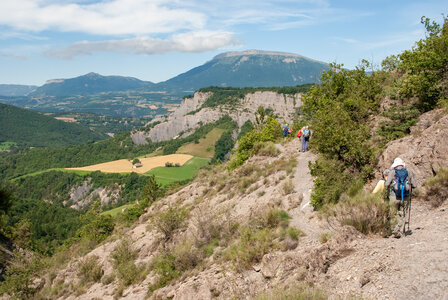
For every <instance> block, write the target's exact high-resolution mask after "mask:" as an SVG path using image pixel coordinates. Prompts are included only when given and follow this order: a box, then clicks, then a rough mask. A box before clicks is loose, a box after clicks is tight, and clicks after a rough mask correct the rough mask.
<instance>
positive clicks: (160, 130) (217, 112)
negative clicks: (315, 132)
mask: <svg viewBox="0 0 448 300" xmlns="http://www.w3.org/2000/svg"><path fill="white" fill-rule="evenodd" d="M210 96H211V93H199V92H197V93H195V94H194V97H193V98H186V99H184V100H183V101H182V104H181V106H180V107H179V108H178V109H177V110H176V111H175V112H173V113H172V114H171V115H170V116H169V117H168V119H166V120H165V119H162V118H158V119H155V120H153V122H157V121H162V123H160V124H157V125H156V126H154V127H153V128H152V129H151V130H150V131H149V132H148V133H145V132H141V131H139V132H136V133H134V134H132V135H131V137H132V140H133V142H134V143H135V144H138V145H145V144H147V143H148V142H147V141H146V138H149V139H150V140H151V141H153V142H160V141H165V140H169V139H172V138H174V137H176V136H178V135H179V134H181V133H184V136H185V135H188V134H190V133H192V132H193V131H194V129H196V128H198V127H200V125H201V124H207V123H212V122H215V121H217V120H219V119H220V118H221V117H222V116H224V115H229V116H230V117H231V118H232V119H233V120H234V121H235V122H236V123H237V124H238V126H239V127H241V126H242V125H243V124H244V123H245V122H246V121H247V120H251V121H254V119H255V112H256V110H257V109H258V107H259V106H263V107H265V108H270V109H272V110H273V111H274V114H276V115H277V116H278V119H279V120H280V121H282V122H288V123H289V122H292V116H293V114H294V112H295V109H296V108H297V107H299V106H301V105H302V101H301V94H295V95H286V94H278V93H275V92H255V93H252V94H247V95H246V96H245V97H244V99H241V100H240V102H239V103H238V104H237V106H238V109H235V107H231V106H225V105H223V106H219V107H216V108H202V109H201V110H199V111H197V112H195V113H192V112H194V111H196V110H198V109H199V108H200V107H201V106H202V104H203V103H204V102H205V101H206V100H207V99H208V97H210ZM189 113H191V114H189ZM200 122H202V123H200Z"/></svg>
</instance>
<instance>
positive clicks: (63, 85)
mask: <svg viewBox="0 0 448 300" xmlns="http://www.w3.org/2000/svg"><path fill="white" fill-rule="evenodd" d="M328 69H329V65H328V64H327V63H324V62H320V61H316V60H313V59H310V58H307V57H304V56H301V55H298V54H293V53H283V52H268V51H259V50H248V51H241V52H227V53H223V54H220V55H217V56H215V57H214V58H213V59H212V60H210V61H208V62H206V63H205V64H203V65H201V66H198V67H196V68H193V69H191V70H189V71H187V72H185V73H183V74H180V75H178V76H176V77H174V78H171V79H169V80H167V81H164V82H160V83H157V84H155V83H153V82H150V81H142V80H139V79H137V78H133V77H123V76H102V75H100V74H97V73H93V72H92V73H88V74H86V75H82V76H79V77H75V78H70V79H53V80H48V81H47V82H46V83H45V84H44V85H42V86H40V87H34V86H19V85H2V86H0V96H30V97H33V98H42V97H68V96H75V95H81V96H85V95H93V94H98V93H103V92H117V91H128V90H141V91H165V92H168V93H169V92H173V91H175V92H176V93H181V94H187V93H191V92H192V91H195V90H197V89H200V88H203V87H207V86H221V87H272V86H296V85H300V84H304V83H314V82H316V81H317V79H318V78H320V75H321V73H322V72H323V71H325V70H328Z"/></svg>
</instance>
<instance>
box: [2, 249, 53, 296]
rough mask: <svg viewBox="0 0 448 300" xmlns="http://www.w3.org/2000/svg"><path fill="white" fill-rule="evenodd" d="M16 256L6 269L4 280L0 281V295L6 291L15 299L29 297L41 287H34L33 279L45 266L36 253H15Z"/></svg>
mask: <svg viewBox="0 0 448 300" xmlns="http://www.w3.org/2000/svg"><path fill="white" fill-rule="evenodd" d="M16 254H17V255H16V257H15V258H14V259H13V261H12V262H11V264H10V265H9V266H8V268H7V270H6V276H5V278H4V281H3V282H1V283H0V295H2V294H3V293H6V294H8V295H11V296H13V297H15V298H17V299H29V298H32V296H33V295H34V294H36V293H37V292H38V291H39V289H40V288H41V287H36V286H35V284H34V283H33V282H34V279H36V278H38V275H39V272H40V271H41V270H42V269H43V268H44V267H45V264H44V261H43V260H42V259H41V258H40V257H39V256H37V255H27V257H25V256H24V255H22V254H20V253H16Z"/></svg>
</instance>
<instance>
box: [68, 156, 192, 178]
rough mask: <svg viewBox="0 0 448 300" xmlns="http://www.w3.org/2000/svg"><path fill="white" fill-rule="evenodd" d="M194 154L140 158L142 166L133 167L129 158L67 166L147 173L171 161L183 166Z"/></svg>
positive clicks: (108, 171) (102, 170)
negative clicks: (90, 164) (80, 165)
mask: <svg viewBox="0 0 448 300" xmlns="http://www.w3.org/2000/svg"><path fill="white" fill-rule="evenodd" d="M191 158H193V156H191V155H188V154H170V155H163V156H155V157H144V158H140V161H141V163H142V165H143V166H142V167H140V168H136V169H133V168H132V163H131V161H129V160H127V159H120V160H115V161H110V162H107V163H102V164H97V165H92V166H87V167H82V168H67V170H81V171H101V172H105V173H126V172H136V173H140V174H143V173H146V172H148V171H149V170H151V169H154V168H156V167H164V166H165V163H167V162H170V163H173V164H176V163H178V164H180V165H181V166H182V165H183V164H184V163H186V162H187V161H189V160H190V159H191Z"/></svg>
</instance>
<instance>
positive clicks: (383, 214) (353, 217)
mask: <svg viewBox="0 0 448 300" xmlns="http://www.w3.org/2000/svg"><path fill="white" fill-rule="evenodd" d="M324 213H325V214H326V215H327V217H328V220H329V221H331V219H335V220H337V221H338V222H339V223H340V224H342V225H350V226H353V227H355V228H356V230H358V231H359V232H362V233H364V234H380V235H382V236H387V235H388V234H389V233H390V228H391V222H390V219H391V218H390V215H391V213H390V207H389V203H387V202H385V201H384V200H383V199H382V196H381V195H379V194H370V193H366V192H364V191H361V192H359V193H358V194H356V195H355V196H353V197H346V198H345V199H342V200H341V201H340V202H339V203H338V204H336V205H333V206H328V207H327V208H326V209H325V211H324Z"/></svg>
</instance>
